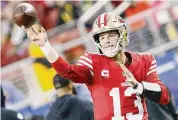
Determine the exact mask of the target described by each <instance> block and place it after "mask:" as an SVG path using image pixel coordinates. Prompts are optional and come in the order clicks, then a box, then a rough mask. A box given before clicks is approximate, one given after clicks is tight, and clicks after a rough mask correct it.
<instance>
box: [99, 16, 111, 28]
mask: <svg viewBox="0 0 178 120" xmlns="http://www.w3.org/2000/svg"><path fill="white" fill-rule="evenodd" d="M103 18H104V19H103ZM108 20H109V15H108V14H102V15H100V16H98V19H97V21H96V24H97V25H98V27H99V28H100V27H101V26H102V25H104V26H107V23H108Z"/></svg>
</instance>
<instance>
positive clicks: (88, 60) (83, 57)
mask: <svg viewBox="0 0 178 120" xmlns="http://www.w3.org/2000/svg"><path fill="white" fill-rule="evenodd" d="M80 58H81V59H84V60H86V61H87V62H89V63H90V64H92V61H91V60H90V59H89V58H87V57H85V56H82V57H80Z"/></svg>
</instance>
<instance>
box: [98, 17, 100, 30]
mask: <svg viewBox="0 0 178 120" xmlns="http://www.w3.org/2000/svg"><path fill="white" fill-rule="evenodd" d="M98 27H99V28H100V27H101V15H100V16H98Z"/></svg>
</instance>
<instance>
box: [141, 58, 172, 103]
mask: <svg viewBox="0 0 178 120" xmlns="http://www.w3.org/2000/svg"><path fill="white" fill-rule="evenodd" d="M146 64H147V65H146V66H147V67H146V69H147V70H146V78H145V80H144V81H143V82H142V83H143V87H144V92H145V93H144V94H145V96H146V97H147V98H149V99H151V100H153V101H155V102H157V103H160V104H168V102H169V101H170V95H169V91H168V89H167V87H166V86H165V85H164V83H163V82H162V81H161V80H160V79H159V77H158V73H157V65H156V59H155V58H154V56H152V55H148V56H147V63H146Z"/></svg>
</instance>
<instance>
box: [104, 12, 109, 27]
mask: <svg viewBox="0 0 178 120" xmlns="http://www.w3.org/2000/svg"><path fill="white" fill-rule="evenodd" d="M107 16H108V15H107V14H105V15H104V26H107Z"/></svg>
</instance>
